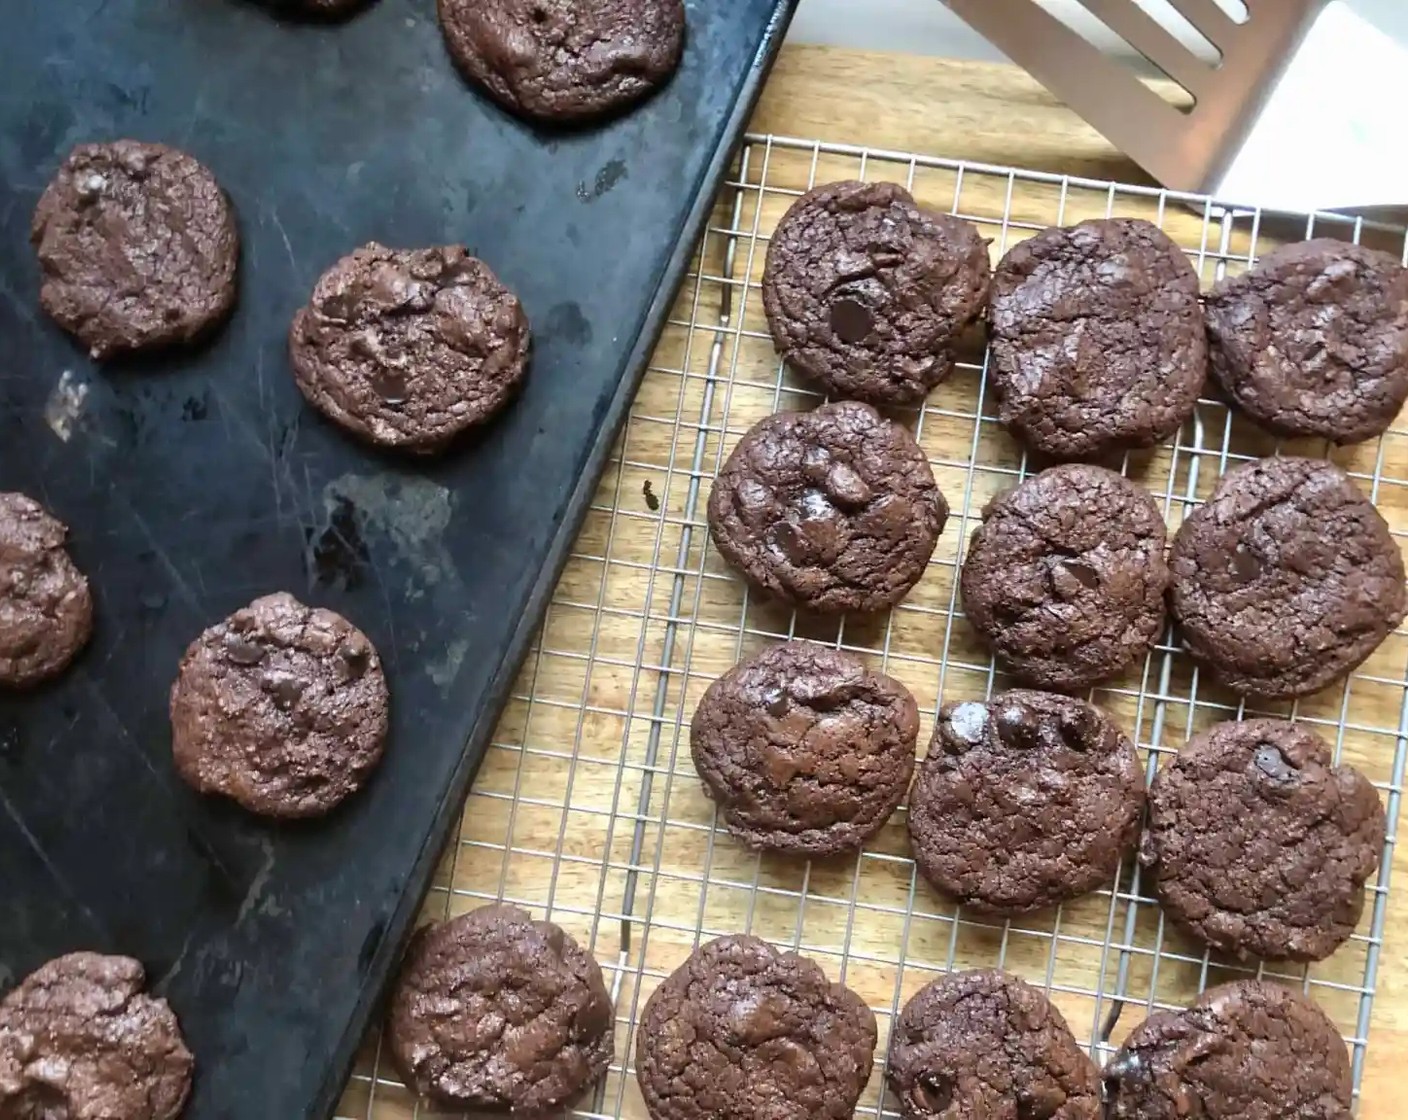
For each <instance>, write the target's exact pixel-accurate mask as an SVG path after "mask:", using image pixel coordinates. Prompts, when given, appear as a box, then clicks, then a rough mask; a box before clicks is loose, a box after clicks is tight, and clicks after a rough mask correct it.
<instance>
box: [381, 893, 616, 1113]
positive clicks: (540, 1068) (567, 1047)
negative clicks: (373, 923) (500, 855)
mask: <svg viewBox="0 0 1408 1120" xmlns="http://www.w3.org/2000/svg"><path fill="white" fill-rule="evenodd" d="M613 1018H614V1011H613V1010H612V1006H611V997H610V996H609V995H608V994H607V991H606V985H605V983H604V982H603V981H602V978H601V969H600V968H599V967H598V966H597V963H596V961H595V960H594V959H593V958H592V956H591V955H590V954H589V953H586V952H584V951H583V950H582V949H581V948H580V947H579V946H578V945H577V943H576V942H575V941H574V940H572V938H571V937H569V936H568V935H567V934H566V933H564V932H563V931H562V930H561V929H559V928H558V927H557V926H555V925H553V924H552V923H551V922H539V921H534V920H533V919H532V918H531V917H530V916H529V915H528V914H527V913H525V912H524V911H522V910H519V909H518V908H517V907H514V906H503V905H500V906H484V907H481V908H480V909H478V910H471V911H470V912H469V913H467V914H461V915H460V916H459V917H457V918H452V919H450V920H449V921H448V922H442V923H440V924H438V925H433V926H426V927H423V928H422V929H420V930H419V931H417V933H416V934H415V936H414V938H413V939H412V940H411V944H410V947H409V948H408V949H407V950H406V957H405V960H404V962H403V963H402V965H401V971H400V975H399V976H398V978H397V980H396V984H395V987H394V988H393V990H392V994H391V1001H390V1007H389V1010H388V1013H387V1022H386V1041H387V1046H388V1047H389V1049H390V1052H391V1056H392V1059H393V1060H394V1061H395V1063H396V1065H397V1067H398V1068H399V1069H400V1071H401V1075H402V1077H403V1078H404V1080H405V1082H406V1084H407V1085H408V1086H409V1087H410V1088H411V1089H413V1090H414V1091H415V1092H416V1093H418V1094H420V1095H421V1096H423V1097H430V1098H431V1099H433V1100H435V1101H437V1102H439V1103H440V1104H444V1105H449V1106H450V1107H452V1108H457V1109H460V1108H463V1109H472V1110H476V1111H487V1112H495V1113H508V1112H512V1113H513V1114H514V1115H515V1116H538V1115H555V1114H556V1112H557V1111H558V1110H560V1109H563V1108H564V1107H565V1106H567V1105H568V1104H570V1103H571V1102H572V1101H573V1100H574V1099H576V1098H577V1097H578V1096H579V1095H580V1094H581V1093H582V1092H583V1090H585V1089H587V1088H588V1087H589V1086H591V1085H593V1084H595V1083H596V1082H597V1081H598V1080H599V1079H600V1078H601V1076H602V1074H604V1073H605V1072H606V1067H607V1066H608V1065H609V1064H610V1063H611V1056H612V1054H613V1053H614V1043H613V1041H612V1024H613Z"/></svg>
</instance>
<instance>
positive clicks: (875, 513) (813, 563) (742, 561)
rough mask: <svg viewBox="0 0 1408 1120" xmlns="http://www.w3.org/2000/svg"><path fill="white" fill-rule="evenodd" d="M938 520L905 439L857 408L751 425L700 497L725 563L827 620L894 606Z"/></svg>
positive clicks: (920, 457)
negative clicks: (841, 614) (706, 494)
mask: <svg viewBox="0 0 1408 1120" xmlns="http://www.w3.org/2000/svg"><path fill="white" fill-rule="evenodd" d="M947 518H948V504H947V503H946V502H945V501H944V498H943V495H942V494H940V493H939V488H938V485H937V484H936V483H935V482H934V472H933V471H932V470H931V469H930V467H929V461H928V459H926V458H925V456H924V452H923V451H922V450H920V448H919V445H918V444H917V443H915V441H914V437H913V436H911V435H910V434H909V432H908V431H906V430H905V429H904V428H902V427H900V425H898V424H896V423H895V422H894V421H892V420H888V419H886V418H885V417H883V416H881V415H880V414H879V413H878V412H876V411H875V409H873V408H871V407H870V406H869V405H867V404H861V403H859V402H857V401H841V402H838V403H836V404H828V405H822V406H821V407H820V408H818V409H815V410H814V411H812V412H779V413H775V414H774V415H772V416H768V417H765V418H764V419H762V420H760V421H759V422H758V423H757V424H755V425H754V426H753V427H752V428H751V429H749V431H748V433H747V434H746V435H744V437H743V438H742V439H741V440H739V442H738V446H737V447H735V448H734V449H733V452H732V454H730V455H729V457H728V461H727V462H725V463H724V466H723V469H722V470H721V471H720V472H719V476H718V478H716V479H715V480H714V486H713V490H712V491H711V492H710V494H709V532H710V534H711V535H712V536H713V539H714V544H715V546H716V547H717V548H718V550H719V552H720V553H722V554H723V556H724V558H725V559H726V560H728V561H729V563H731V564H732V565H733V566H734V567H735V568H737V569H738V570H739V571H741V572H742V573H743V575H744V576H745V577H746V578H747V579H748V581H749V582H750V583H752V584H753V585H754V586H755V587H757V588H759V589H760V590H762V591H764V592H766V593H767V594H768V595H771V596H772V597H774V598H776V599H780V600H781V601H782V602H784V603H788V604H790V605H792V606H796V607H803V608H806V609H808V610H813V611H817V612H821V613H826V614H834V613H839V612H842V611H857V612H862V613H866V612H873V611H881V610H885V609H886V608H888V607H892V606H894V605H895V604H896V603H898V602H899V601H900V600H901V599H903V598H904V596H905V595H906V594H908V593H909V590H910V588H912V587H913V586H914V585H915V584H916V583H918V582H919V578H920V577H921V576H922V575H923V574H924V567H925V565H926V564H928V562H929V557H930V556H932V555H933V552H934V546H935V545H936V544H937V543H938V539H939V533H940V532H941V531H942V530H943V526H944V522H945V521H946V520H947Z"/></svg>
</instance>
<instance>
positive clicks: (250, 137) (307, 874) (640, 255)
mask: <svg viewBox="0 0 1408 1120" xmlns="http://www.w3.org/2000/svg"><path fill="white" fill-rule="evenodd" d="M789 8H790V4H789V3H788V2H787V0H730V2H729V3H727V4H717V3H714V2H712V0H710V2H703V0H700V2H691V3H689V17H690V35H689V41H688V46H687V48H686V55H685V59H684V63H683V65H682V67H681V69H680V72H679V73H678V75H677V76H676V77H675V79H674V80H673V82H672V83H671V84H670V86H669V87H668V88H667V89H666V90H665V91H664V92H663V93H662V94H661V95H660V96H659V97H656V98H654V99H653V100H651V101H649V102H648V103H647V104H645V105H644V106H642V107H641V108H640V109H639V110H638V111H637V112H634V113H632V114H631V115H629V116H626V117H624V118H621V119H618V120H616V121H614V122H611V123H609V124H606V125H604V126H601V127H598V128H591V129H585V130H579V131H572V132H560V133H553V132H541V131H535V130H534V129H532V128H529V127H526V126H524V125H523V124H521V123H519V122H517V121H514V120H513V119H511V118H510V117H508V116H507V115H505V114H504V113H502V112H500V111H499V110H498V109H496V108H494V107H493V106H491V105H489V104H488V103H487V102H486V101H485V100H483V99H482V98H480V97H478V96H476V95H475V94H474V93H473V92H472V91H471V90H469V89H468V88H467V87H466V86H465V85H464V83H463V82H461V80H460V79H459V78H458V76H457V75H456V74H455V72H454V71H453V69H452V67H451V66H450V64H449V61H448V59H447V57H446V54H445V51H444V47H443V45H442V43H441V40H440V35H439V31H438V28H437V27H436V24H435V18H434V4H433V2H431V0H379V2H378V3H375V4H372V5H371V6H370V7H368V8H367V10H366V11H365V12H363V13H361V14H359V15H358V16H357V17H356V18H354V19H352V20H350V21H348V22H346V23H344V24H337V25H328V24H309V23H305V24H299V23H289V22H281V21H278V20H276V19H274V18H273V17H272V16H271V15H270V13H269V11H268V10H267V9H266V8H264V7H261V6H260V5H256V4H254V3H249V2H245V0H64V2H63V3H53V4H25V3H19V2H17V0H6V2H4V3H3V4H0V11H3V13H4V16H5V18H4V20H3V23H4V27H5V30H4V33H3V35H0V74H3V75H4V77H3V80H0V87H3V88H0V339H3V345H4V355H3V358H0V489H4V490H12V489H13V490H23V491H26V492H28V493H30V494H32V495H34V496H35V497H37V498H39V499H40V500H41V501H43V502H44V503H45V504H47V505H48V506H50V507H51V508H52V509H54V510H55V512H56V513H57V514H58V515H59V516H60V517H61V518H62V519H63V520H65V521H66V522H68V523H69V524H70V525H71V526H72V527H73V536H72V547H73V552H74V554H75V556H76V558H77V561H78V563H79V564H80V565H81V567H82V568H83V569H84V570H85V571H86V572H87V573H88V575H89V576H90V577H91V580H92V583H93V586H94V588H95V592H96V599H97V605H98V618H97V632H96V635H95V638H94V641H93V643H92V646H91V648H90V649H89V650H88V651H87V653H86V655H85V656H84V657H83V658H82V659H81V661H80V663H79V664H77V665H76V666H75V667H74V669H73V671H72V672H70V673H68V674H66V675H65V676H64V677H63V678H62V679H61V680H60V681H58V682H57V683H56V684H55V685H54V686H53V687H50V688H47V689H45V690H43V691H42V692H39V693H37V694H35V695H32V696H22V697H14V696H9V697H5V698H3V699H0V988H3V987H5V986H7V983H8V981H10V980H13V979H15V978H17V977H18V975H20V974H22V973H24V972H27V971H28V970H30V969H32V968H33V967H35V966H37V965H38V964H39V963H41V962H42V961H43V960H44V959H46V958H47V957H50V956H53V955H56V954H58V953H60V952H64V951H67V950H70V949H75V948H80V947H83V948H96V949H101V950H106V951H120V952H124V953H129V954H131V955H133V956H136V957H138V958H140V959H141V960H142V961H143V962H144V963H145V964H146V965H147V967H148V971H149V974H150V976H151V978H152V980H153V982H154V984H155V987H156V989H157V990H158V991H159V992H161V993H163V994H164V995H166V996H168V997H169V998H170V1000H171V1002H172V1004H173V1005H174V1007H175V1009H176V1011H177V1013H178V1014H179V1015H180V1017H181V1020H182V1022H183V1025H184V1027H185V1030H186V1034H187V1037H188V1040H189V1042H190V1044H191V1048H192V1049H193V1051H194V1052H195V1054H196V1056H197V1067H198V1068H197V1078H196V1088H195V1095H194V1099H193V1102H192V1106H191V1108H190V1110H189V1112H188V1113H187V1115H188V1116H189V1117H190V1118H191V1120H215V1118H222V1120H223V1118H230V1120H236V1118H237V1120H290V1118H293V1117H296V1116H303V1115H312V1116H320V1115H326V1114H327V1113H328V1112H330V1111H331V1109H332V1107H333V1105H334V1104H335V1102H336V1100H337V1095H338V1093H339V1092H340V1091H341V1088H342V1084H343V1081H344V1079H345V1076H346V1071H347V1069H348V1067H349V1065H350V1063H351V1059H352V1057H353V1054H354V1051H355V1047H356V1044H357V1042H358V1039H359V1038H360V1036H361V1033H362V1029H363V1025H364V1023H365V1021H366V1018H367V1016H368V1015H369V1014H370V1012H371V1010H372V1004H373V1001H374V999H375V995H376V990H377V988H378V987H379V985H380V981H381V979H382V978H383V977H384V976H385V974H386V971H387V969H388V968H389V967H390V965H391V963H392V962H393V960H394V955H395V951H396V949H397V943H398V941H399V940H400V938H401V936H402V934H403V933H404V932H406V930H407V929H408V928H409V922H410V921H411V920H413V919H414V917H415V914H416V908H417V906H418V904H419V901H420V898H421V892H422V889H423V888H424V887H425V885H426V884H427V883H428V881H429V877H430V875H431V873H432V872H433V871H434V867H435V862H436V859H437V858H438V855H439V852H440V850H441V848H442V846H443V840H444V838H445V837H446V836H447V835H448V833H449V830H450V829H451V827H452V826H453V822H454V820H455V819H456V817H457V815H458V813H459V809H460V805H461V802H462V798H463V795H464V790H465V787H466V785H467V783H468V779H469V777H470V775H471V773H472V769H473V766H474V764H475V763H477V761H478V759H479V757H480V755H481V753H482V751H483V749H484V743H485V740H486V739H487V737H488V733H489V732H490V730H491V729H492V726H493V721H494V718H495V716H496V715H497V712H498V709H499V706H500V703H501V702H502V700H503V699H504V698H505V696H506V693H507V690H508V688H509V686H510V685H511V684H512V680H513V674H514V672H515V671H516V669H517V665H518V663H519V655H521V653H522V652H523V651H524V650H526V648H527V644H528V642H529V640H530V639H531V636H532V633H533V629H534V627H535V624H536V622H537V620H538V619H539V618H540V617H541V608H542V605H543V604H545V602H546V600H547V597H548V595H549V594H550V592H551V588H552V582H553V578H554V576H555V575H556V572H557V570H558V566H559V564H560V562H561V559H562V558H564V557H565V555H566V550H567V548H568V546H569V545H570V541H571V533H572V530H573V529H574V528H575V527H576V525H577V524H578V521H579V515H580V514H582V513H584V512H585V505H586V503H587V502H588V501H589V499H590V496H591V493H592V486H593V484H594V481H595V479H596V477H597V475H598V473H599V471H600V468H601V466H602V465H603V463H604V462H605V459H606V456H607V454H608V452H609V450H610V441H611V437H612V436H613V435H614V433H615V431H616V430H617V427H618V425H619V422H620V421H621V420H622V419H623V418H624V415H625V411H626V408H627V406H628V404H629V400H630V396H631V390H632V389H633V387H634V384H635V379H636V377H637V376H638V375H639V373H640V372H641V370H642V369H643V367H644V364H645V359H646V356H647V355H648V353H649V349H650V345H651V342H652V340H653V337H654V334H655V332H656V330H658V328H659V326H660V324H661V323H662V322H663V319H664V316H665V315H666V313H667V312H668V309H669V305H670V298H671V296H672V294H673V290H674V284H675V283H676V282H677V281H678V280H679V278H680V277H681V276H682V275H683V273H684V271H685V268H686V266H687V264H688V254H689V248H690V244H691V243H692V241H693V239H694V238H695V237H696V236H697V235H698V232H699V230H700V229H701V228H702V223H703V221H704V219H705V217H706V216H707V213H708V207H709V204H710V197H711V196H712V193H713V187H714V185H715V184H716V183H717V181H718V178H719V177H720V176H721V175H722V174H723V173H724V171H725V170H726V167H727V159H728V155H729V151H730V149H731V148H732V140H733V138H735V137H736V136H737V135H738V134H739V133H740V132H741V130H742V126H743V124H744V122H745V120H746V115H747V112H748V110H749V107H750V105H751V102H752V99H753V98H754V97H755V96H756V93H757V90H758V88H759V85H760V83H761V79H762V75H763V72H764V71H765V70H766V67H767V64H768V62H769V61H770V59H771V57H772V54H773V52H774V50H775V48H776V46H777V44H778V41H779V39H780V37H781V33H782V31H783V30H784V28H785V22H786V17H787V14H788V10H789ZM117 136H135V137H138V138H143V139H152V140H163V141H168V142H171V143H174V144H177V145H179V146H181V147H184V148H187V149H188V150H190V151H191V152H193V153H194V154H195V155H196V156H198V157H199V158H201V159H202V160H204V161H205V162H206V163H207V164H208V165H209V166H210V167H211V168H212V169H213V170H214V172H215V174H216V175H217V176H218V178H219V179H220V180H221V182H222V183H223V184H224V186H225V187H226V188H227V190H228V191H229V193H230V195H231V197H232V198H233V200H234V204H235V208H236V211H237V215H238V220H239V224H240V231H241V235H242V238H243V258H242V274H241V291H240V305H239V307H238V309H237V311H236V313H235V315H234V318H233V320H232V321H231V322H230V324H229V325H228V326H227V327H226V328H225V329H224V330H222V331H221V332H220V333H219V334H218V336H217V337H216V338H215V339H214V340H213V342H212V343H211V344H210V345H208V346H206V347H204V348H202V349H198V350H196V351H194V352H191V353H183V354H177V355H171V356H168V357H164V358H161V359H159V360H157V361H154V362H146V363H140V364H134V365H131V366H124V367H120V368H114V369H110V370H97V369H95V368H94V367H93V366H92V365H91V363H90V362H89V361H88V360H87V358H86V357H85V356H84V355H83V354H82V353H81V352H80V351H79V350H78V349H77V348H76V347H75V346H74V345H73V344H72V343H71V342H70V341H69V340H68V339H67V338H65V337H64V336H63V335H62V334H61V333H60V332H59V331H58V330H57V329H55V328H54V327H53V326H52V325H51V324H49V323H48V322H47V321H46V320H45V319H44V317H43V316H42V315H41V314H40V313H39V311H38V307H37V300H36V292H37V287H38V283H37V275H36V268H35V265H34V262H33V257H32V253H31V252H30V250H29V247H28V244H27V241H28V226H29V217H30V214H31V213H32V211H33V207H34V203H35V201H36V199H37V198H38V195H39V192H40V190H41V189H42V187H43V185H44V183H45V181H46V180H47V179H48V177H49V176H50V175H51V174H52V173H53V171H54V169H55V167H56V166H57V165H58V163H59V161H60V159H61V158H62V156H63V154H64V153H65V152H66V151H67V150H68V149H69V148H70V147H71V146H72V145H73V144H74V143H77V142H79V141H84V140H92V139H109V138H113V137H117ZM373 238H376V239H379V240H382V241H385V242H388V243H390V244H393V245H407V246H414V245H421V244H436V243H444V242H449V241H462V242H465V243H467V244H468V245H469V246H470V247H471V249H472V250H474V251H476V252H478V253H479V254H480V255H482V256H484V257H485V258H486V259H487V260H489V261H490V262H492V264H493V267H494V269H495V270H496V271H497V272H498V274H499V275H500V276H501V277H503V279H504V280H505V281H506V282H508V283H509V284H511V285H512V286H513V287H514V288H515V289H516V290H517V291H518V292H519V294H520V295H521V297H522V299H523V302H524V304H525V306H526V308H527V311H528V314H529V317H530V319H531V320H532V323H533V328H534V341H535V358H534V363H533V369H532V373H531V375H530V379H529V383H528V385H527V387H526V389H525V391H524V393H523V394H522V396H521V398H520V399H519V400H518V401H517V402H516V403H515V404H514V406H513V407H512V408H511V410H510V411H509V412H508V413H507V414H506V415H504V416H503V417H502V418H501V419H500V420H499V421H498V422H496V423H495V424H494V425H493V426H492V427H490V428H489V429H488V430H487V431H486V432H484V433H483V434H482V435H480V436H478V437H476V438H472V439H470V440H468V441H467V442H466V445H465V446H463V447H461V448H459V449H457V450H456V451H455V452H454V453H452V454H450V455H448V456H447V457H445V458H443V459H438V460H435V461H433V462H420V461H414V462H412V461H408V460H406V459H398V458H392V457H387V456H381V455H378V454H375V453H373V452H370V451H368V450H367V449H365V448H363V447H360V446H357V445H355V444H354V443H353V442H352V441H350V440H348V439H346V438H344V437H343V436H341V435H340V434H339V433H338V432H336V431H335V430H333V429H332V428H331V427H330V426H329V425H328V424H326V423H324V422H323V421H322V420H321V419H320V418H318V417H317V416H316V415H315V414H313V413H312V412H311V411H310V410H309V409H308V408H307V407H306V406H305V405H304V404H303V402H302V399H301V398H300V396H299V394H298V392H297V390H296V388H295V387H294V385H293V382H292V379H291V377H290V376H289V373H288V369H287V359H286V355H285V337H286V331H287V326H288V322H289V320H290V318H291V316H292V315H293V313H294V311H295V310H296V309H297V307H298V306H299V305H300V304H301V303H302V302H304V301H305V300H306V298H307V295H308V293H309V291H310V290H311V288H312V286H313V282H314V280H315V279H316V278H317V276H318V274H319V273H320V272H321V271H322V270H323V269H324V268H326V267H327V266H328V265H329V264H331V263H332V261H333V260H335V259H336V258H337V257H338V256H340V255H341V254H343V253H345V252H347V251H349V250H351V249H352V248H354V247H355V246H357V245H359V244H361V243H362V242H365V241H367V240H370V239H373ZM642 335H644V337H643V338H641V337H640V336H642ZM638 338H639V341H638ZM279 589H287V590H290V591H293V592H294V593H296V594H299V595H301V596H302V597H304V598H307V599H309V600H311V601H313V602H316V603H319V604H323V605H327V606H330V607H332V608H334V609H336V610H339V611H341V612H343V613H345V614H346V615H348V616H349V617H350V618H352V619H353V620H355V621H356V623H357V624H358V625H359V626H361V627H362V628H363V629H364V630H366V631H367V632H368V633H369V634H370V635H371V636H372V638H373V640H374V641H375V642H376V644H377V645H378V647H379V648H380V649H381V651H382V653H383V656H384V659H385V661H386V663H387V666H388V670H389V674H390V678H391V686H392V708H393V711H392V732H391V738H390V742H389V746H388V751H387V755H386V758H385V761H384V763H383V765H382V766H381V768H380V770H379V771H378V773H377V774H376V776H375V778H374V780H373V781H372V782H371V784H370V786H369V788H368V789H367V790H366V791H365V793H363V794H362V795H360V796H358V797H356V798H355V799H353V800H352V801H351V802H350V803H349V804H348V805H346V806H345V807H344V808H343V809H342V810H340V811H338V812H337V813H335V814H333V815H332V817H331V818H329V819H328V820H326V821H323V822H316V823H308V824H304V825H298V826H293V827H279V826H274V825H269V824H266V823H262V822H260V821H257V820H254V819H251V818H249V817H247V816H245V815H243V814H241V813H240V812H238V811H237V810H235V809H234V808H232V807H231V806H228V805H226V804H223V803H217V802H216V801H214V800H203V799H201V798H199V797H197V796H196V795H195V794H193V793H192V792H190V791H189V790H187V789H186V788H185V787H184V786H182V785H181V783H180V782H179V781H178V780H177V779H176V778H175V776H174V774H173V772H172V768H171V765H170V757H169V755H170V747H169V741H170V740H169V731H168V727H167V718H166V695H167V689H168V688H169V685H170V681H171V678H172V675H173V673H174V671H175V668H176V664H177V662H178V660H179V658H180V655H181V652H182V650H183V649H184V647H185V646H186V644H187V643H188V642H189V641H191V639H192V638H194V637H195V635H196V634H198V633H199V632H200V631H201V630H202V629H203V628H204V627H206V626H208V625H209V624H211V623H212V622H215V621H216V620H218V619H220V618H222V617H224V616H225V615H227V614H228V613H230V612H231V611H233V610H235V609H237V608H238V607H240V606H241V605H243V604H244V603H246V602H248V601H249V600H250V599H252V598H254V597H255V596H257V595H260V594H263V593H267V592H270V591H275V590H279Z"/></svg>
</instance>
